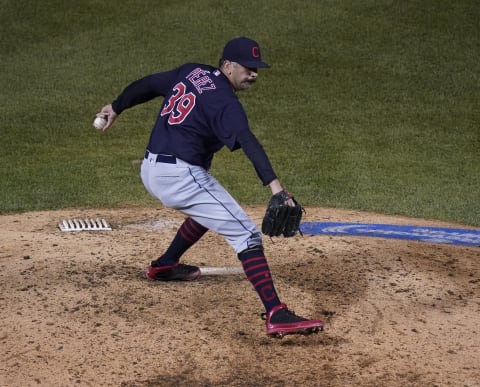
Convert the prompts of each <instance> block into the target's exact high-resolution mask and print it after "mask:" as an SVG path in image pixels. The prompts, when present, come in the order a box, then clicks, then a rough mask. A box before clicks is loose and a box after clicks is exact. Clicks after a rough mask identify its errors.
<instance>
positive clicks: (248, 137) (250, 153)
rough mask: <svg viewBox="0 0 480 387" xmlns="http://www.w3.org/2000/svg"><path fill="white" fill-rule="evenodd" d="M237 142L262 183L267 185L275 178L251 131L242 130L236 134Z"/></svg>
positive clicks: (261, 148) (270, 165)
mask: <svg viewBox="0 0 480 387" xmlns="http://www.w3.org/2000/svg"><path fill="white" fill-rule="evenodd" d="M238 143H239V144H240V146H241V148H242V149H243V152H244V153H245V154H246V155H247V157H248V158H249V160H250V161H251V162H252V164H253V167H254V168H255V171H256V172H257V175H258V177H259V178H260V180H261V181H262V183H263V185H268V184H270V183H271V182H272V181H273V180H275V179H276V178H277V176H276V175H275V172H274V171H273V167H272V164H271V163H270V160H269V159H268V156H267V154H266V153H265V150H264V149H263V146H262V144H260V142H259V141H258V139H257V138H256V137H255V135H254V134H253V133H252V132H251V131H245V132H242V133H241V134H240V135H239V136H238Z"/></svg>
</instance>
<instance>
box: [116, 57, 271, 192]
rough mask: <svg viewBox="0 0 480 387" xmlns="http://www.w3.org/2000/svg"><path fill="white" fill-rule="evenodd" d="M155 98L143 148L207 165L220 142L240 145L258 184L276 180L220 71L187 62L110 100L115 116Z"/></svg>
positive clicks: (229, 145) (138, 83) (229, 85)
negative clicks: (154, 115) (154, 112)
mask: <svg viewBox="0 0 480 387" xmlns="http://www.w3.org/2000/svg"><path fill="white" fill-rule="evenodd" d="M155 97H164V100H163V103H162V106H161V108H160V111H159V114H158V117H157V120H156V122H155V125H154V127H153V129H152V132H151V135H150V140H149V143H148V146H147V149H148V150H149V151H150V152H152V153H156V154H158V153H165V154H170V155H174V156H176V157H178V158H179V159H182V160H184V161H186V162H188V163H190V164H193V165H199V166H202V167H204V168H205V169H209V168H210V166H211V162H212V159H213V155H214V154H215V153H216V152H218V151H219V150H220V149H221V148H222V147H223V146H227V147H228V148H229V149H230V150H231V151H234V150H236V149H239V148H242V149H243V151H244V152H245V154H246V155H247V157H248V158H249V159H250V160H251V162H252V164H253V166H254V168H255V170H256V172H257V174H258V176H259V177H260V179H261V180H262V182H263V184H265V185H266V184H269V183H270V182H271V181H272V180H274V179H275V178H276V176H275V173H274V171H273V168H272V166H271V164H270V161H269V160H268V157H267V155H266V154H265V152H264V150H263V147H262V146H261V144H260V143H259V142H258V140H257V138H256V137H255V136H254V134H253V133H252V132H251V130H250V128H249V125H248V120H247V117H246V114H245V111H244V109H243V107H242V105H241V103H240V101H239V100H238V98H237V96H236V94H235V92H234V89H233V87H232V86H231V84H230V82H229V81H228V79H227V78H226V77H225V76H224V75H223V73H222V72H221V71H220V70H219V69H216V68H214V67H212V66H208V65H203V64H196V63H187V64H184V65H182V66H180V67H178V68H176V69H174V70H171V71H167V72H161V73H156V74H152V75H149V76H147V77H144V78H142V79H139V80H137V81H135V82H133V83H132V84H130V85H129V86H127V87H126V88H125V90H124V91H123V92H122V93H121V94H120V95H119V96H118V98H117V99H116V100H115V101H113V103H112V108H113V110H114V111H115V112H116V113H117V114H120V113H121V112H122V111H123V110H125V109H128V108H130V107H132V106H135V105H138V104H140V103H143V102H147V101H149V100H151V99H153V98H155Z"/></svg>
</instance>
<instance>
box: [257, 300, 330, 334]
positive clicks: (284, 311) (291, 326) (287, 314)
mask: <svg viewBox="0 0 480 387" xmlns="http://www.w3.org/2000/svg"><path fill="white" fill-rule="evenodd" d="M264 316H265V320H266V321H265V325H266V327H267V335H272V336H276V337H279V338H282V337H283V336H285V335H289V334H300V335H309V334H311V333H318V332H320V331H322V330H323V321H321V320H308V319H306V318H303V317H300V316H297V315H296V314H295V313H294V312H293V311H291V310H289V309H288V308H287V305H285V304H280V305H278V306H276V307H274V308H273V309H272V310H271V311H270V312H268V313H265V314H264Z"/></svg>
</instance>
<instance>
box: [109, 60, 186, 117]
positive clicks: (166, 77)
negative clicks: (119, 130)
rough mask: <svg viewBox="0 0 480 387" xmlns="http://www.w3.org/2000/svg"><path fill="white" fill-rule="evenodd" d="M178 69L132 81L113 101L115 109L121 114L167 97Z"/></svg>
mask: <svg viewBox="0 0 480 387" xmlns="http://www.w3.org/2000/svg"><path fill="white" fill-rule="evenodd" d="M178 71H179V69H175V70H171V71H166V72H161V73H156V74H152V75H147V76H146V77H144V78H141V79H138V80H136V81H134V82H132V83H131V84H130V85H128V86H127V87H126V88H125V89H124V90H123V91H122V92H121V93H120V95H119V96H118V97H117V98H116V99H115V100H114V101H113V102H112V108H113V110H114V111H115V113H117V114H120V113H122V112H123V111H124V110H126V109H128V108H131V107H133V106H135V105H139V104H141V103H145V102H148V101H150V100H152V99H154V98H156V97H165V95H166V94H167V93H168V92H169V90H170V89H171V88H172V83H173V82H174V80H175V78H176V76H177V73H178Z"/></svg>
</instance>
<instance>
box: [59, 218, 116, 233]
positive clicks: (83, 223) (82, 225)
mask: <svg viewBox="0 0 480 387" xmlns="http://www.w3.org/2000/svg"><path fill="white" fill-rule="evenodd" d="M58 228H59V229H60V230H61V231H112V227H111V226H110V225H109V224H108V222H107V221H106V220H105V219H98V218H97V219H66V220H62V221H61V222H60V223H59V224H58Z"/></svg>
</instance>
